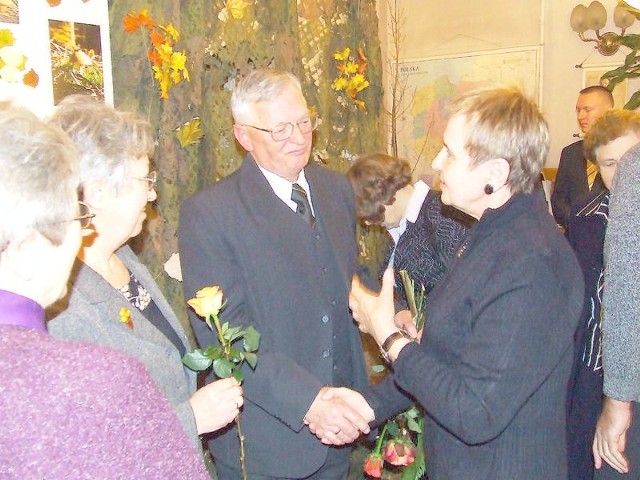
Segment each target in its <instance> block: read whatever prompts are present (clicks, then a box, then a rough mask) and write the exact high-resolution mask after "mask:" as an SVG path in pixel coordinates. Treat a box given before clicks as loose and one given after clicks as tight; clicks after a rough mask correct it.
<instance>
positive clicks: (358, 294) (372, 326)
mask: <svg viewBox="0 0 640 480" xmlns="http://www.w3.org/2000/svg"><path fill="white" fill-rule="evenodd" d="M349 307H350V308H351V312H352V314H353V318H354V319H355V321H356V322H357V323H358V328H360V331H361V332H364V333H369V334H370V335H371V336H372V337H373V339H374V340H375V341H376V342H377V343H378V345H380V344H381V343H382V342H384V341H385V339H386V338H387V337H388V336H389V335H391V334H392V333H393V332H396V331H398V327H396V325H395V323H394V304H393V270H392V269H387V270H386V271H385V272H384V276H383V277H382V289H381V290H380V293H379V294H377V295H376V294H375V293H374V292H372V291H371V290H369V289H368V288H367V287H365V286H364V285H362V283H361V282H360V279H359V278H358V277H357V276H355V275H354V277H353V280H352V281H351V292H350V293H349Z"/></svg>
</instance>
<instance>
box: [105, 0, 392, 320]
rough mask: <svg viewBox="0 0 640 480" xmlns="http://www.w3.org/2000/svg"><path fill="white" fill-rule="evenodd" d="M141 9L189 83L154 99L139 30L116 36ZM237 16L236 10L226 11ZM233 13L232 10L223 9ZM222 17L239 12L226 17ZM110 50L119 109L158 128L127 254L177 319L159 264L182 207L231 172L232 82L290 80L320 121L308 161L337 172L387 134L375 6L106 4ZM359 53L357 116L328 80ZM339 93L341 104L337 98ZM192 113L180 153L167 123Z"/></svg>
mask: <svg viewBox="0 0 640 480" xmlns="http://www.w3.org/2000/svg"><path fill="white" fill-rule="evenodd" d="M144 8H146V9H148V10H149V14H150V16H152V17H153V19H154V20H155V21H156V22H157V23H161V24H164V25H166V24H169V23H172V24H173V25H174V27H175V28H176V29H177V31H178V32H179V33H180V39H179V41H178V42H177V44H176V45H175V47H174V48H175V50H176V51H181V50H184V51H185V53H186V55H187V58H188V62H187V69H188V71H189V75H190V81H189V82H182V83H180V84H178V85H176V86H174V87H173V88H171V90H169V98H168V99H166V100H162V99H161V98H160V95H159V90H158V85H157V84H155V83H154V82H153V74H152V70H151V66H150V64H149V61H148V59H147V49H148V48H149V46H148V38H145V37H147V34H146V32H145V31H144V30H143V31H138V32H134V33H129V32H125V31H124V28H123V22H122V19H123V17H125V16H126V15H127V14H128V13H129V12H132V11H140V10H141V9H144ZM234 9H235V10H234ZM232 10H234V11H232ZM231 13H236V14H238V13H241V14H242V15H241V18H235V17H234V15H232V14H231ZM109 14H110V28H111V42H112V43H111V49H112V58H113V71H114V88H115V104H116V107H117V108H122V109H127V110H136V111H139V112H141V113H143V114H145V115H147V116H148V118H149V120H150V121H151V123H152V124H153V126H154V128H155V129H156V136H157V147H156V152H155V158H154V163H155V168H156V170H157V171H158V175H159V181H158V184H157V191H158V200H157V201H156V202H155V205H154V210H155V212H153V214H152V215H150V219H149V220H148V222H147V228H146V230H145V234H144V235H142V236H141V237H140V238H138V239H136V245H134V247H135V248H136V250H138V252H139V253H140V254H141V257H142V258H143V261H145V263H146V264H147V265H148V266H149V267H150V270H151V271H152V273H154V274H155V276H156V278H157V280H158V283H159V284H160V286H161V287H162V288H163V290H164V291H165V292H166V293H167V296H168V297H169V299H170V301H171V302H172V304H173V305H174V307H175V309H176V311H177V313H178V314H179V315H180V316H181V317H182V318H183V320H184V318H185V312H186V310H185V309H184V308H180V305H184V299H183V296H182V291H181V287H180V285H179V284H178V282H175V281H173V280H172V279H170V278H169V277H167V276H166V274H164V272H163V269H162V265H163V263H164V261H165V260H166V259H168V258H169V256H170V255H171V254H172V253H173V252H176V251H177V239H176V228H177V225H178V215H179V207H180V204H181V202H182V201H183V200H184V199H185V198H186V197H188V196H190V195H191V194H193V193H194V192H195V191H197V190H199V189H201V188H203V187H205V186H206V185H209V184H212V183H214V182H215V181H216V180H218V179H220V178H223V177H225V176H226V175H228V174H229V173H231V172H233V171H234V170H235V169H236V168H237V167H238V166H239V164H240V162H241V160H242V156H243V154H242V151H241V150H240V148H239V147H238V146H237V145H236V142H235V139H234V137H233V134H232V129H231V126H232V120H231V115H230V111H229V99H230V94H231V89H232V88H233V85H234V81H235V79H236V78H237V77H238V76H239V75H242V74H244V73H246V72H248V71H249V70H251V69H253V68H256V67H274V68H280V69H285V70H289V71H291V72H293V73H295V74H296V75H297V76H298V77H299V78H300V79H301V80H302V82H303V88H304V93H305V96H306V98H307V101H308V103H309V105H310V106H311V107H315V108H316V109H317V112H318V114H319V115H320V117H321V118H322V123H321V125H320V127H319V128H318V131H317V132H316V134H315V136H314V138H315V140H314V154H313V156H314V161H318V162H321V163H324V164H325V165H326V166H328V167H329V168H332V169H335V170H338V171H345V170H346V169H347V168H348V166H349V161H350V160H351V159H352V158H353V156H355V155H359V154H361V153H365V152H373V151H381V150H383V148H384V145H385V139H386V137H387V132H386V130H385V127H384V123H383V121H382V104H381V102H382V64H381V59H380V45H379V39H378V20H377V17H376V4H375V0H298V1H295V0H254V1H253V2H249V1H242V0H227V1H222V0H189V1H188V2H187V1H181V0H144V1H142V0H110V1H109ZM347 47H349V48H351V50H352V51H353V52H355V51H356V49H357V48H361V49H362V51H363V52H364V54H365V55H366V57H367V58H368V68H367V70H366V73H365V75H366V77H367V79H368V80H369V82H370V86H369V87H368V88H367V89H365V90H363V91H362V92H360V94H359V95H358V96H359V98H360V99H362V100H364V102H365V105H366V111H365V110H360V109H358V108H356V106H355V105H354V104H353V102H351V101H350V99H349V98H348V97H345V96H344V93H343V92H341V93H340V94H338V93H337V92H335V91H334V90H333V89H332V86H331V85H332V82H333V80H334V78H335V77H336V75H337V72H336V67H335V61H334V58H333V54H334V53H335V52H336V51H342V50H344V49H345V48H347ZM340 95H342V97H340ZM194 117H199V118H200V121H201V124H202V129H203V131H204V137H203V138H202V139H201V141H200V142H199V143H198V144H195V145H191V146H187V147H185V148H182V147H181V146H180V143H179V142H178V141H177V139H176V137H175V130H176V128H178V127H180V126H181V125H182V124H184V123H185V122H188V121H189V120H191V119H192V118H194ZM360 243H361V247H362V251H363V253H364V254H365V255H364V260H365V262H373V259H375V258H377V257H378V252H377V251H378V249H379V246H378V245H379V244H380V237H379V235H378V236H377V235H376V234H367V235H363V236H362V238H361V242H360Z"/></svg>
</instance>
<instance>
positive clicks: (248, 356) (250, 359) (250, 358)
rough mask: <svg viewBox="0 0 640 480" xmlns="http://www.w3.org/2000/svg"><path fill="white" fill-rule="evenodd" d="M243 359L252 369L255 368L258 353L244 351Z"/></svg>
mask: <svg viewBox="0 0 640 480" xmlns="http://www.w3.org/2000/svg"><path fill="white" fill-rule="evenodd" d="M244 359H245V360H246V361H247V363H248V364H249V366H250V367H251V368H252V369H253V370H255V369H256V365H257V364H258V355H256V354H255V353H253V352H245V353H244Z"/></svg>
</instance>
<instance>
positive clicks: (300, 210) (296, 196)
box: [291, 183, 316, 227]
mask: <svg viewBox="0 0 640 480" xmlns="http://www.w3.org/2000/svg"><path fill="white" fill-rule="evenodd" d="M291 200H293V201H294V202H295V204H296V213H297V214H298V215H300V216H301V217H302V218H303V219H304V221H305V222H307V223H308V224H309V225H311V226H312V227H313V226H315V223H316V219H315V218H314V217H313V213H312V212H311V205H310V204H309V199H308V198H307V192H306V191H305V190H304V188H302V187H301V186H300V185H298V184H297V183H294V184H293V185H292V186H291Z"/></svg>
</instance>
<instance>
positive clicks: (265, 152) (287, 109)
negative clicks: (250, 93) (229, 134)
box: [234, 84, 313, 182]
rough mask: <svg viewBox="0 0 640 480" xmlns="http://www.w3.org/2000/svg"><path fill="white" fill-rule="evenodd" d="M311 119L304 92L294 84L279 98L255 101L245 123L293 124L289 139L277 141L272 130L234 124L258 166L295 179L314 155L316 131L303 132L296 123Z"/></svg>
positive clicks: (242, 143) (268, 126)
mask: <svg viewBox="0 0 640 480" xmlns="http://www.w3.org/2000/svg"><path fill="white" fill-rule="evenodd" d="M308 118H309V109H308V108H307V102H306V100H305V99H304V97H303V96H302V92H301V91H300V90H299V89H298V88H297V87H296V86H295V85H293V84H291V85H289V86H287V87H286V88H285V89H284V90H283V92H282V93H281V94H280V95H279V96H278V97H277V98H275V99H273V100H270V101H264V102H259V103H257V104H255V105H254V106H253V113H252V116H251V118H249V119H248V121H247V122H246V123H247V124H248V125H253V126H255V127H260V128H265V129H268V130H271V129H276V128H278V126H281V125H282V124H285V123H291V124H293V125H294V129H293V133H292V134H291V136H290V137H289V138H287V139H286V140H282V141H279V142H276V141H275V140H274V139H273V138H272V137H271V134H270V133H269V132H263V131H261V130H257V129H255V128H251V127H246V126H241V125H238V124H236V125H235V126H234V133H235V135H236V138H237V139H238V141H239V142H240V144H241V145H242V146H243V147H244V148H245V150H247V151H248V152H250V153H251V154H252V156H253V158H254V159H255V160H256V162H257V163H258V165H260V166H261V167H262V168H265V169H266V170H268V171H270V172H272V173H275V174H276V175H279V176H281V177H283V178H286V179H287V180H289V181H292V182H293V181H296V180H297V179H298V175H299V174H300V172H301V171H302V169H303V168H304V167H305V166H306V165H307V163H308V162H309V156H310V155H311V142H312V139H313V132H309V133H305V134H303V133H302V132H301V131H300V129H299V128H298V126H297V123H298V122H299V121H301V120H304V119H308Z"/></svg>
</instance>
